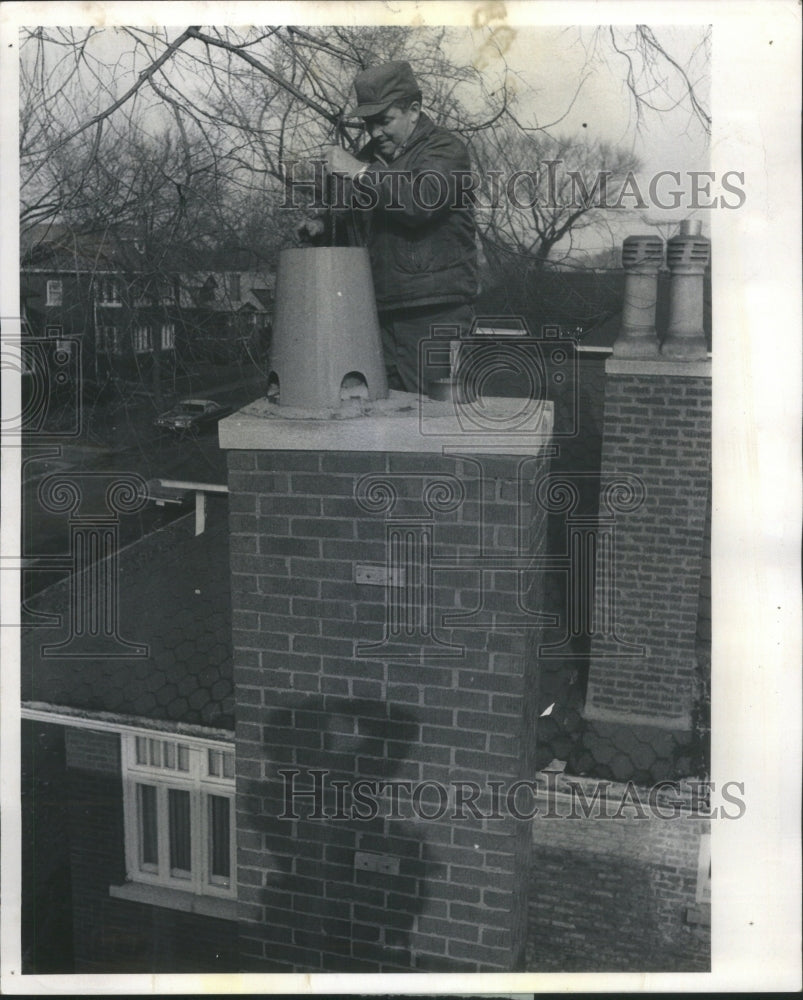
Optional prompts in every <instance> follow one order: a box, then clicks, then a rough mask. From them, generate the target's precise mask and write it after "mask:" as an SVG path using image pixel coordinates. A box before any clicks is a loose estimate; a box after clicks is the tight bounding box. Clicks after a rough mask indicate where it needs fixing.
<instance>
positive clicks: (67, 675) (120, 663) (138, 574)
mask: <svg viewBox="0 0 803 1000" xmlns="http://www.w3.org/2000/svg"><path fill="white" fill-rule="evenodd" d="M225 508H226V505H225V504H224V503H220V502H216V503H214V504H210V506H209V517H208V519H207V530H206V531H205V532H204V534H202V535H199V536H198V537H196V536H195V534H194V524H193V518H192V517H189V518H183V519H181V520H179V521H176V522H174V523H173V524H171V525H169V526H168V527H167V528H163V529H162V530H161V531H158V532H155V533H154V534H152V535H149V536H147V537H146V538H143V539H142V540H141V541H139V542H137V543H136V544H134V545H131V546H129V547H128V548H126V549H124V550H123V551H122V552H121V553H120V554H119V565H120V581H121V586H120V593H119V607H120V612H119V627H118V634H119V635H120V637H121V638H123V639H125V640H127V641H129V642H136V643H140V644H142V645H144V646H146V647H147V649H148V655H147V656H146V657H131V656H127V655H124V656H122V657H120V658H117V657H104V658H97V659H94V658H86V657H82V658H78V657H76V658H75V659H54V658H46V657H43V656H42V647H43V646H45V645H48V644H54V643H58V642H61V641H63V640H64V639H66V638H67V637H68V632H67V629H68V627H69V626H68V623H69V614H68V612H69V608H70V581H69V580H64V581H60V582H59V583H57V584H55V585H53V586H51V587H49V588H47V589H46V590H45V591H43V592H42V593H41V594H38V595H37V596H36V597H34V598H32V599H31V600H30V601H29V602H28V603H29V605H30V607H31V608H32V610H34V611H43V612H54V613H57V614H60V615H61V618H62V625H61V626H60V627H59V628H53V629H41V628H31V629H28V630H26V631H25V632H24V634H23V637H22V671H21V682H22V683H21V687H22V692H21V693H22V698H23V700H24V701H39V702H45V703H49V704H55V705H62V706H69V707H72V708H76V709H83V710H86V711H106V712H117V713H120V714H123V715H134V716H141V717H143V718H144V719H153V720H157V719H162V720H170V721H173V722H178V721H185V722H196V723H197V722H199V721H200V719H201V710H202V709H204V706H206V705H209V709H208V710H205V711H204V712H203V716H204V718H205V719H207V718H208V719H214V720H216V721H215V722H214V724H215V725H216V726H220V725H225V726H226V727H228V728H231V727H232V725H233V723H232V719H231V715H232V707H231V704H230V699H231V677H232V657H231V624H230V623H231V600H230V594H229V552H228V544H229V538H228V523H227V512H226V509H225ZM196 589H199V590H200V591H201V595H196V594H195V593H194V591H195V590H196ZM122 651H123V652H125V650H122ZM201 674H203V680H201V677H200V676H199V675H201ZM213 691H214V692H215V693H214V694H213V693H212V692H213ZM224 701H225V702H226V703H225V704H224ZM207 724H211V723H209V722H208V723H207Z"/></svg>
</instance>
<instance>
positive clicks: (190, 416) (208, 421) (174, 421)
mask: <svg viewBox="0 0 803 1000" xmlns="http://www.w3.org/2000/svg"><path fill="white" fill-rule="evenodd" d="M231 409H232V408H231V407H230V406H223V404H222V403H216V402H214V401H213V400H211V399H182V400H181V401H180V402H178V403H176V405H175V406H174V407H173V408H172V410H168V411H167V412H166V413H163V414H162V415H161V416H159V417H157V418H156V420H154V425H155V426H156V427H160V428H162V429H164V430H169V431H179V432H181V433H186V432H188V431H197V432H199V431H203V430H206V429H208V428H209V427H214V426H215V425H216V424H217V422H218V420H220V419H222V418H223V417H226V416H228V415H229V414H230V413H231Z"/></svg>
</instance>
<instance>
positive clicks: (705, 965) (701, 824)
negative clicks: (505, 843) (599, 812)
mask: <svg viewBox="0 0 803 1000" xmlns="http://www.w3.org/2000/svg"><path fill="white" fill-rule="evenodd" d="M624 787H625V786H619V787H618V799H617V789H616V788H612V789H611V790H610V791H609V794H612V795H613V796H614V799H615V800H618V801H621V794H622V791H623V789H624ZM588 797H589V798H590V794H589V796H588ZM646 800H647V796H646V795H644V801H645V802H646ZM553 803H556V804H555V805H554V806H553V810H552V812H553V814H555V813H557V814H559V815H560V816H561V817H565V816H567V815H569V814H570V813H571V811H572V810H571V806H570V805H569V804H567V802H566V801H559V800H557V797H556V799H553ZM539 804H540V805H541V816H539V817H538V818H536V820H535V821H534V824H533V838H534V852H533V866H532V874H531V889H530V904H529V908H530V938H529V942H528V950H527V957H528V968H529V969H532V970H533V971H536V972H559V971H560V972H606V971H607V972H691V971H708V970H709V969H710V947H711V932H710V928H709V927H708V926H705V925H703V924H700V923H696V922H690V920H689V912H690V908H694V907H695V902H696V889H697V868H698V856H699V849H700V839H701V835H702V834H704V833H707V832H708V828H709V821H707V820H705V819H700V818H692V817H690V816H689V815H688V813H686V814H681V815H680V816H679V817H678V818H677V819H672V820H667V819H661V818H658V817H654V816H649V817H648V818H638V819H637V818H634V817H635V815H636V812H635V810H633V809H632V807H630V806H628V807H627V809H626V810H624V811H623V816H622V818H619V819H609V820H603V819H594V818H593V816H594V815H595V814H594V813H593V812H592V818H591V819H583V818H580V819H566V818H557V819H549V818H545V816H546V813H547V811H548V806H547V799H546V797H544V798H542V799H540V800H539ZM609 813H610V814H615V813H616V807H611V808H610V809H609Z"/></svg>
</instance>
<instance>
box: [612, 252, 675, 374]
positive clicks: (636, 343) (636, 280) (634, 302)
mask: <svg viewBox="0 0 803 1000" xmlns="http://www.w3.org/2000/svg"><path fill="white" fill-rule="evenodd" d="M663 260H664V241H663V240H662V239H661V238H660V237H658V236H628V237H627V239H626V240H625V241H624V243H623V244H622V266H623V267H624V268H625V294H624V304H623V306H622V325H621V327H620V329H619V336H618V337H617V338H616V342H615V343H614V345H613V356H614V357H616V358H657V357H658V335H657V333H656V332H655V306H656V302H657V300H658V271H659V270H660V269H661V264H662V263H663Z"/></svg>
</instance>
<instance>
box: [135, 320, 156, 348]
mask: <svg viewBox="0 0 803 1000" xmlns="http://www.w3.org/2000/svg"><path fill="white" fill-rule="evenodd" d="M152 350H153V336H152V333H151V328H150V326H148V324H147V323H139V324H138V325H137V326H135V327H134V353H135V354H149V353H150V352H151V351H152Z"/></svg>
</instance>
